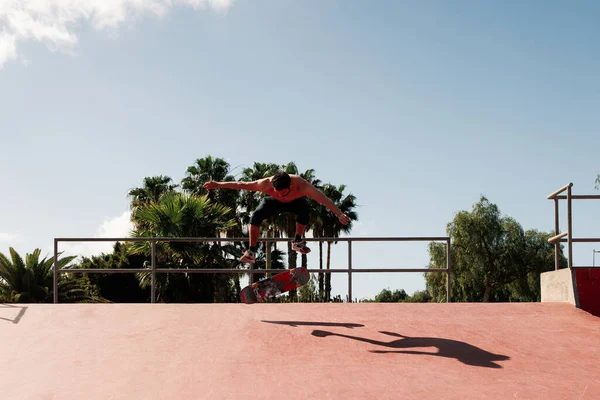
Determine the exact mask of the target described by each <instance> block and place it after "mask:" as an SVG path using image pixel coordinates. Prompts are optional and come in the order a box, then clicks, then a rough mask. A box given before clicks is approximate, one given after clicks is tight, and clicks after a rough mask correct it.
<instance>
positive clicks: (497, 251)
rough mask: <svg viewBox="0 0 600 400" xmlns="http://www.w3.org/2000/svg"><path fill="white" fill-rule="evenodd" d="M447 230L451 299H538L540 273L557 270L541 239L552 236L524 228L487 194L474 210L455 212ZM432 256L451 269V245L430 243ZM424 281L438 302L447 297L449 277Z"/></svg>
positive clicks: (437, 276)
mask: <svg viewBox="0 0 600 400" xmlns="http://www.w3.org/2000/svg"><path fill="white" fill-rule="evenodd" d="M447 234H448V235H449V236H450V237H451V240H452V248H451V257H452V293H451V299H452V301H466V302H479V301H483V302H488V301H512V300H520V299H532V298H538V296H539V286H538V287H537V288H535V287H533V286H532V285H533V284H534V283H535V280H536V279H539V274H540V273H541V272H543V271H547V270H550V269H552V268H553V262H551V260H552V259H553V246H551V245H547V246H546V245H542V243H541V241H543V240H544V238H548V237H550V236H549V234H540V233H539V232H536V231H527V232H524V231H523V228H522V227H521V225H520V224H519V223H517V222H516V221H515V220H514V219H513V218H510V217H507V216H502V215H501V213H500V210H499V208H498V206H496V205H495V204H492V203H490V202H489V200H488V199H487V198H485V197H483V196H482V197H481V198H480V201H479V202H478V203H476V204H475V205H474V206H473V209H472V211H471V212H467V211H460V212H459V213H457V214H456V216H455V217H454V219H453V221H452V222H450V223H449V224H448V226H447ZM429 254H430V264H429V267H430V268H445V267H446V244H444V243H430V245H429ZM536 275H537V276H538V278H535V276H536ZM425 279H426V282H427V290H428V292H429V293H430V294H431V296H432V298H433V300H434V301H436V302H438V301H444V299H445V298H446V276H445V275H444V274H440V273H425ZM525 287H526V288H527V292H523V291H522V290H524V288H525Z"/></svg>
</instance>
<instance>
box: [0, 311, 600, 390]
mask: <svg viewBox="0 0 600 400" xmlns="http://www.w3.org/2000/svg"><path fill="white" fill-rule="evenodd" d="M598 338H600V318H597V317H594V316H592V315H590V314H588V313H586V312H584V311H582V310H579V309H577V308H575V307H574V306H572V305H571V304H568V303H534V304H532V303H526V304H523V303H512V304H472V303H469V304H464V303H457V304H401V303H400V304H374V303H361V304H254V305H245V304H82V305H70V304H57V305H54V304H46V305H39V304H32V305H29V304H25V305H19V306H16V305H10V306H9V305H2V304H0V398H1V399H3V400H4V399H6V400H51V399H52V400H81V399H85V400H108V399H110V400H132V399H144V400H170V399H194V400H198V399H210V400H213V399H236V400H237V399H267V400H268V399H302V400H306V399H344V400H346V399H378V400H379V399H515V398H516V399H544V400H554V399H588V400H595V399H599V398H600V368H599V366H600V341H599V340H598Z"/></svg>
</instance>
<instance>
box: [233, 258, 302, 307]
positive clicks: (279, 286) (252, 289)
mask: <svg viewBox="0 0 600 400" xmlns="http://www.w3.org/2000/svg"><path fill="white" fill-rule="evenodd" d="M309 279H310V276H309V274H308V270H307V269H306V268H303V267H299V268H294V269H290V270H288V271H284V272H281V273H279V274H277V275H275V276H272V277H270V278H266V279H262V280H260V281H258V282H254V283H253V284H251V285H248V286H246V287H245V288H244V289H242V292H241V293H240V298H241V300H242V302H244V303H246V304H253V303H260V302H261V301H263V300H264V299H265V298H270V297H275V296H277V295H279V294H282V293H285V292H289V291H290V290H292V289H296V288H298V287H300V286H302V285H305V284H306V283H307V282H308V280H309Z"/></svg>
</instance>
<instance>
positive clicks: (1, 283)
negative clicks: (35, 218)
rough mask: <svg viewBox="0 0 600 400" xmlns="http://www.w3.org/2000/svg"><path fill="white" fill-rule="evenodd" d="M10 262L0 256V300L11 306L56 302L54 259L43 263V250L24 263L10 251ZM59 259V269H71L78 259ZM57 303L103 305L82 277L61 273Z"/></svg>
mask: <svg viewBox="0 0 600 400" xmlns="http://www.w3.org/2000/svg"><path fill="white" fill-rule="evenodd" d="M9 252H10V257H11V258H10V259H9V258H8V257H6V256H5V255H4V254H2V253H0V299H1V301H4V302H8V303H52V302H53V301H54V269H53V266H54V257H52V258H47V257H44V258H43V259H41V260H40V254H41V249H35V250H34V251H33V253H31V254H26V255H25V260H23V258H22V257H21V256H20V255H19V253H17V252H16V251H15V249H13V248H12V247H11V248H9ZM61 254H62V253H60V254H59V259H58V268H61V269H62V268H69V263H71V262H72V261H73V260H74V259H75V258H76V256H69V257H63V258H60V255H61ZM58 300H59V301H60V302H62V303H92V302H104V301H105V300H104V299H102V298H101V297H100V296H99V295H98V290H97V288H96V287H95V286H94V285H92V284H91V283H90V281H89V280H88V279H87V278H86V277H83V276H75V274H72V273H69V274H64V273H62V274H59V278H58Z"/></svg>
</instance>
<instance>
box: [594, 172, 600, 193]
mask: <svg viewBox="0 0 600 400" xmlns="http://www.w3.org/2000/svg"><path fill="white" fill-rule="evenodd" d="M595 183H596V186H595V188H596V190H598V189H600V174H598V176H597V177H596V182H595Z"/></svg>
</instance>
